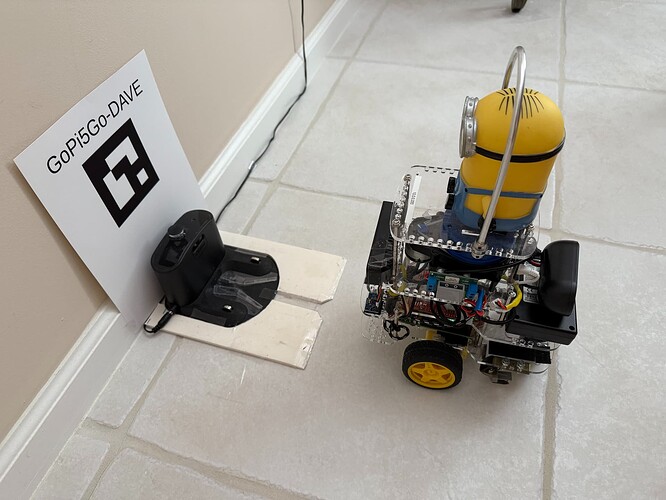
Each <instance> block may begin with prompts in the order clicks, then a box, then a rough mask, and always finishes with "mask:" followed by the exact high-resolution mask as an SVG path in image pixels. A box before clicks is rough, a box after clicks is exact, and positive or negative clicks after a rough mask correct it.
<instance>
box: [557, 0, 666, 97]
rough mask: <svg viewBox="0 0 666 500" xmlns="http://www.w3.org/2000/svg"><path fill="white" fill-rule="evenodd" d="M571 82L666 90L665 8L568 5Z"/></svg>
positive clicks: (597, 0)
mask: <svg viewBox="0 0 666 500" xmlns="http://www.w3.org/2000/svg"><path fill="white" fill-rule="evenodd" d="M566 5H567V7H566V11H567V12H566V14H567V27H566V30H567V41H566V47H567V51H566V58H565V75H566V78H567V79H569V80H576V81H583V82H590V83H597V84H610V85H619V86H623V87H638V88H645V89H655V90H665V89H666V30H665V29H664V19H666V3H664V2H662V3H660V4H656V3H648V2H632V1H626V2H625V1H623V2H619V1H607V0H588V1H586V2H567V4H566Z"/></svg>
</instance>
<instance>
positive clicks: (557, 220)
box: [553, 0, 567, 230]
mask: <svg viewBox="0 0 666 500" xmlns="http://www.w3.org/2000/svg"><path fill="white" fill-rule="evenodd" d="M566 9H567V2H566V0H562V3H560V60H559V63H558V67H559V78H558V82H557V101H558V102H557V104H558V106H559V107H560V109H561V110H563V109H564V85H565V64H564V63H565V59H566V51H567V48H566V47H567V44H566V35H567V29H566ZM563 114H564V113H563ZM564 126H565V130H566V120H565V123H564ZM563 161H564V158H563V157H562V155H559V157H558V159H557V162H556V163H555V205H554V207H553V228H556V229H558V230H559V229H560V228H561V227H562V226H561V224H562V203H560V199H559V197H558V193H560V191H561V189H562V186H564V165H563Z"/></svg>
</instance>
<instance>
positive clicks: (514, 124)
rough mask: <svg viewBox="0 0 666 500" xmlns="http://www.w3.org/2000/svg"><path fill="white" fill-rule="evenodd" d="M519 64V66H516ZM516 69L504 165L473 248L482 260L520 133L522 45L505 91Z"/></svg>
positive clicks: (504, 84)
mask: <svg viewBox="0 0 666 500" xmlns="http://www.w3.org/2000/svg"><path fill="white" fill-rule="evenodd" d="M516 63H517V64H516ZM514 66H517V68H516V73H517V75H516V79H517V81H516V103H515V105H514V107H513V115H512V117H511V125H510V126H509V136H508V137H507V140H506V147H505V149H504V156H502V163H501V165H500V169H499V173H498V174H497V180H496V181H495V187H494V188H493V195H492V197H491V198H490V205H489V206H488V212H487V213H486V217H485V218H484V220H483V226H482V227H481V232H480V233H479V239H477V240H476V243H475V244H474V248H473V250H474V251H473V255H474V256H475V257H476V258H479V259H480V258H481V257H483V256H484V255H485V251H486V246H487V245H486V237H487V236H488V231H489V230H490V224H491V223H492V220H493V217H495V210H496V209H497V203H498V202H499V198H500V194H501V193H502V187H503V186H504V179H505V178H506V174H507V172H508V171H509V163H511V156H512V155H513V147H514V146H515V144H516V135H517V132H518V122H519V121H520V113H521V111H522V109H523V93H524V92H525V74H526V66H527V59H526V57H525V49H524V48H522V47H521V46H520V45H519V46H518V47H516V48H515V49H513V52H512V53H511V57H510V58H509V64H508V65H507V67H506V71H505V72H504V80H503V81H502V88H503V89H505V88H507V87H508V86H509V80H510V79H511V73H513V67H514Z"/></svg>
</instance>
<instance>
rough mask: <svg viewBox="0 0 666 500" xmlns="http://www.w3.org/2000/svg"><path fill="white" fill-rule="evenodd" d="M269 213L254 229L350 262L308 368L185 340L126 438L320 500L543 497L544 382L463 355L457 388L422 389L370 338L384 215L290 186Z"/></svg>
mask: <svg viewBox="0 0 666 500" xmlns="http://www.w3.org/2000/svg"><path fill="white" fill-rule="evenodd" d="M291 206H293V207H297V208H294V209H292V210H291V211H289V212H288V213H287V214H284V213H282V214H281V215H282V216H281V217H279V216H277V214H278V213H280V210H278V209H281V208H285V209H287V207H291ZM266 210H267V212H266V214H262V216H261V217H260V219H259V221H263V220H264V217H265V218H266V219H267V222H266V223H265V224H264V223H261V224H260V225H258V226H256V227H255V228H253V229H252V231H251V234H255V231H256V233H257V234H256V235H257V236H265V234H264V233H265V232H267V231H270V232H271V233H272V234H273V235H274V236H275V237H276V239H278V240H282V241H284V240H287V241H286V242H287V243H289V242H290V241H289V240H291V239H295V238H298V239H301V240H304V241H305V242H306V243H307V244H312V245H313V246H317V247H319V249H321V250H327V251H333V252H336V253H340V254H342V255H345V256H346V257H348V258H349V259H350V260H349V262H348V264H347V267H346V268H345V273H344V275H343V278H342V282H341V284H340V287H339V288H338V292H337V294H336V298H335V300H333V301H331V302H328V303H326V304H324V305H322V306H321V307H320V308H319V312H320V314H321V315H322V318H323V325H322V329H321V331H320V334H319V337H318V340H317V344H316V345H315V349H314V350H313V352H312V357H311V359H310V363H309V365H308V368H307V369H306V370H305V371H299V370H294V369H291V368H287V367H284V366H280V365H276V364H273V363H266V362H262V361H260V360H257V359H254V358H250V357H246V356H242V355H238V354H234V353H230V352H225V351H222V350H219V349H214V348H211V347H208V346H205V345H198V344H194V343H191V342H185V343H184V344H183V345H182V346H181V348H179V350H178V351H177V352H176V354H175V356H174V357H173V358H172V360H171V361H170V363H169V365H168V367H167V368H166V369H165V371H164V372H163V374H162V376H161V377H160V380H158V382H157V384H156V385H155V387H154V389H153V391H152V392H151V394H150V395H149V396H148V398H147V400H146V402H145V404H144V406H143V407H142V409H141V411H140V412H139V414H138V416H137V418H136V419H135V422H134V424H133V426H132V428H131V431H130V432H131V434H132V435H134V436H136V437H139V438H141V439H144V440H147V441H149V442H152V443H155V444H156V445H157V446H159V447H161V448H163V449H164V450H167V451H168V452H170V453H176V454H179V455H182V456H185V457H189V458H193V459H195V460H198V461H201V462H203V463H205V464H209V465H211V466H214V467H219V468H221V469H223V470H225V471H228V472H230V473H233V474H238V475H241V476H243V477H250V478H256V479H258V480H261V481H265V482H268V483H270V484H274V485H278V486H280V487H282V488H285V489H288V490H293V491H296V492H298V493H301V494H308V495H316V496H318V497H323V498H345V499H353V498H362V499H372V498H382V499H383V498H406V497H413V498H418V497H421V498H433V497H436V496H437V495H441V494H446V493H449V494H450V495H451V496H452V497H459V498H479V497H491V496H497V495H500V496H504V497H511V496H524V497H536V496H539V495H540V493H541V474H540V467H541V465H540V464H541V439H542V420H543V413H542V406H543V403H544V400H543V391H544V388H545V381H546V379H545V377H544V376H531V377H523V378H522V379H521V378H518V379H517V380H516V381H514V383H513V384H512V385H509V386H495V385H492V384H490V382H489V381H488V380H487V379H486V377H484V376H483V375H482V374H480V373H479V372H478V369H477V366H476V365H475V364H474V363H472V362H470V361H469V360H468V361H467V362H466V364H465V367H466V370H467V372H466V374H465V375H464V377H463V380H462V382H461V383H460V384H459V385H458V387H456V388H455V389H453V390H451V391H449V392H442V393H437V392H433V391H428V390H426V389H422V388H419V387H417V386H415V385H414V384H412V383H410V382H409V381H408V380H406V379H405V377H404V376H403V374H402V371H401V359H402V351H403V349H404V344H399V345H398V344H397V345H394V346H383V345H379V344H373V343H370V342H368V341H367V340H365V339H364V338H363V336H362V334H363V331H364V329H365V328H367V324H366V318H365V317H364V316H363V315H362V314H361V311H360V289H361V286H362V282H363V275H364V267H365V260H366V258H367V254H368V251H369V245H370V242H371V240H372V234H373V232H374V226H375V224H376V218H377V216H378V212H379V206H378V205H377V204H371V203H364V202H357V201H349V200H342V199H336V198H331V197H325V196H322V195H315V194H312V193H303V192H297V191H292V190H286V189H285V190H281V191H278V192H277V193H276V195H275V196H274V199H271V200H270V201H269V204H268V205H267V208H266ZM270 214H274V215H272V216H271V215H270ZM292 226H293V227H292ZM290 228H291V229H290ZM293 228H300V233H298V231H295V230H294V229H293ZM322 232H324V233H325V234H324V235H322ZM343 250H344V251H343ZM470 471H473V474H471V475H470Z"/></svg>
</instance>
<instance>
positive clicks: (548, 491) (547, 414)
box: [541, 0, 567, 500]
mask: <svg viewBox="0 0 666 500" xmlns="http://www.w3.org/2000/svg"><path fill="white" fill-rule="evenodd" d="M566 9H567V5H566V0H562V2H561V4H560V59H559V64H558V67H559V71H558V74H559V78H558V89H557V90H558V92H557V94H558V95H557V100H558V105H559V106H560V109H563V108H564V85H565V83H564V82H565V58H566V34H567V30H566ZM562 160H563V158H561V157H560V158H559V161H557V162H556V165H555V204H554V207H553V217H552V226H553V231H552V233H554V234H552V236H555V235H556V234H557V233H561V232H562V231H561V220H562V203H560V199H559V197H558V196H557V193H559V192H560V190H561V189H562V186H563V185H564V166H563V165H562ZM557 372H558V356H557V351H556V352H554V353H553V359H552V364H551V366H550V369H549V370H548V374H547V379H546V394H545V395H544V411H543V441H542V445H541V454H542V455H541V472H542V479H541V480H542V483H541V488H542V490H541V495H542V498H543V500H551V499H552V498H553V495H554V493H555V491H554V475H555V453H556V440H555V437H556V431H557V410H558V402H559V397H560V386H559V384H558V380H557V375H558V373H557Z"/></svg>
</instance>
